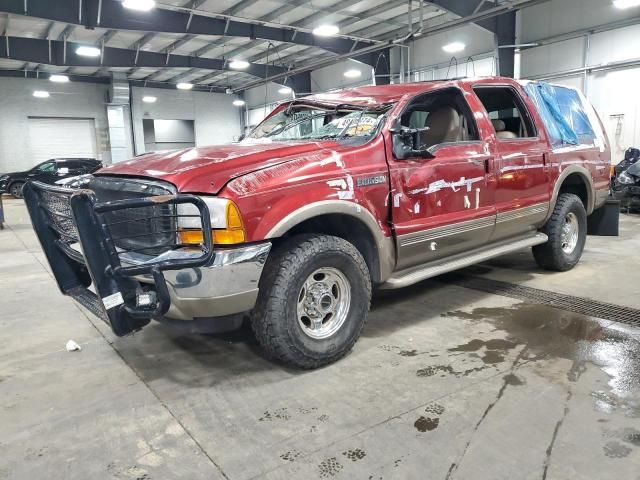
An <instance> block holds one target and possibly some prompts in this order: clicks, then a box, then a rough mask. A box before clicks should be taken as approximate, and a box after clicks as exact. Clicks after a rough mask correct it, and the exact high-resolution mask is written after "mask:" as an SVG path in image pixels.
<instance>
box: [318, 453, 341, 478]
mask: <svg viewBox="0 0 640 480" xmlns="http://www.w3.org/2000/svg"><path fill="white" fill-rule="evenodd" d="M343 468H344V467H343V466H342V464H341V463H340V462H338V459H337V458H336V457H331V458H325V459H324V460H322V462H320V464H319V465H318V470H319V471H320V478H328V477H335V476H336V475H337V474H338V473H340V470H342V469H343Z"/></svg>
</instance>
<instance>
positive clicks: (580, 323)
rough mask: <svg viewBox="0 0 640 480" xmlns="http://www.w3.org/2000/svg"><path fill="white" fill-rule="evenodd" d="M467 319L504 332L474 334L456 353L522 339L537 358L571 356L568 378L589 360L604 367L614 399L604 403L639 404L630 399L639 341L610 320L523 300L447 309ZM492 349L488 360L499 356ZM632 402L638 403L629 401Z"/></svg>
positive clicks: (637, 384) (637, 379)
mask: <svg viewBox="0 0 640 480" xmlns="http://www.w3.org/2000/svg"><path fill="white" fill-rule="evenodd" d="M443 315H444V316H447V317H455V318H460V319H463V320H469V321H476V320H482V321H488V322H490V323H491V324H492V326H493V327H494V329H495V330H494V331H496V332H502V333H503V335H505V338H504V339H492V340H487V341H483V340H479V339H474V340H472V341H470V342H468V343H466V344H464V345H459V346H458V347H454V348H453V349H450V351H451V352H452V353H455V352H466V353H478V352H479V351H489V350H494V351H496V352H499V351H505V350H509V349H511V348H513V346H514V344H515V345H520V344H523V345H525V346H526V348H527V349H528V350H529V352H530V354H531V358H533V359H535V360H541V359H553V358H563V359H567V360H570V361H571V362H572V367H571V369H570V370H569V371H568V372H567V379H568V380H569V381H571V382H576V381H577V380H578V379H579V378H580V376H581V375H582V374H583V373H584V371H585V369H586V365H587V364H593V365H595V366H597V367H599V368H600V369H602V370H603V371H604V372H605V373H606V374H607V375H609V377H610V382H609V386H610V387H611V392H609V393H608V395H612V397H613V401H609V402H600V403H601V404H606V403H609V404H613V405H616V404H618V403H621V399H626V400H625V401H624V402H622V403H626V404H627V406H629V407H630V408H629V410H637V409H638V405H637V403H635V402H629V394H632V395H633V396H635V398H638V393H639V392H640V341H638V339H635V338H633V337H632V336H630V335H628V334H626V333H624V332H621V331H619V330H616V329H613V328H606V325H607V322H604V321H599V320H597V319H595V318H591V317H587V316H584V315H580V314H577V313H573V312H567V311H564V310H559V309H556V308H552V307H549V306H546V305H536V304H531V303H519V304H515V305H513V306H511V307H491V308H475V309H473V310H471V311H461V310H458V311H453V312H448V313H446V314H443ZM499 356H500V355H499V354H492V355H491V356H489V357H488V358H485V359H484V360H485V361H488V362H492V361H494V360H499ZM630 403H634V405H629V404H630Z"/></svg>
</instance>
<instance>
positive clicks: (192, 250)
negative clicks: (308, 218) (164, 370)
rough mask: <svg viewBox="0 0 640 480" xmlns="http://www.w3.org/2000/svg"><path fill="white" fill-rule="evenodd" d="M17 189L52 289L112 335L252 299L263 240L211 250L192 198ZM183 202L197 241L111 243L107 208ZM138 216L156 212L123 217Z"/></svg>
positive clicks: (234, 307) (223, 311)
mask: <svg viewBox="0 0 640 480" xmlns="http://www.w3.org/2000/svg"><path fill="white" fill-rule="evenodd" d="M24 192H25V201H26V204H27V208H28V210H29V215H30V217H31V221H32V224H33V227H34V230H35V231H36V234H37V235H38V239H39V240H40V244H41V245H42V248H43V250H44V253H45V255H46V257H47V260H48V261H49V264H50V266H51V270H52V272H53V274H54V276H55V278H56V281H57V282H58V286H59V288H60V290H61V291H62V293H63V294H65V295H68V296H71V297H72V298H74V299H75V300H76V301H78V302H79V303H80V304H82V305H83V306H85V307H86V308H87V309H89V310H90V311H91V312H92V313H94V314H95V315H96V316H98V317H99V318H101V319H102V320H104V321H105V322H106V323H108V324H109V325H110V326H111V328H112V330H113V331H114V333H115V334H116V335H118V336H122V335H126V334H128V333H131V332H133V331H135V330H139V329H140V328H142V327H143V326H144V325H146V324H147V323H149V321H150V320H151V319H158V320H163V319H170V320H198V319H203V318H211V317H221V318H222V317H228V316H230V315H233V314H237V313H241V312H245V311H247V310H250V309H251V308H253V306H254V304H255V301H256V297H257V294H258V281H259V279H260V275H261V273H262V268H263V266H264V263H265V261H266V259H267V256H268V254H269V251H270V249H271V244H270V243H262V244H255V245H246V246H242V247H239V248H228V249H214V248H213V241H212V236H211V224H210V220H209V211H208V208H207V206H206V204H205V203H204V202H203V201H202V199H200V198H199V197H197V196H193V195H158V196H150V197H146V198H134V199H126V200H116V201H111V202H105V203H98V202H97V200H96V196H95V194H94V193H93V191H91V190H82V189H80V190H78V189H76V190H72V189H68V188H62V187H57V186H52V185H45V184H42V183H38V182H29V183H27V185H26V186H25V190H24ZM185 203H190V204H192V205H194V206H195V207H196V208H197V209H198V216H199V217H200V222H201V225H202V229H203V232H204V241H203V244H202V245H200V246H189V247H180V246H175V247H174V248H171V249H168V250H166V251H164V253H160V254H158V253H154V254H153V255H150V254H148V253H150V252H148V251H145V252H141V251H139V250H137V251H136V250H126V251H125V250H123V249H122V248H121V247H118V246H116V243H118V242H116V240H118V239H121V238H123V237H121V236H113V235H112V227H114V226H117V225H116V224H121V223H122V222H123V221H122V220H120V221H116V222H115V223H113V222H112V223H109V218H110V217H109V214H110V213H112V212H115V211H118V210H126V209H131V210H130V211H133V210H135V209H141V210H138V212H139V213H140V212H149V211H153V212H156V210H154V208H155V207H158V206H172V207H175V206H176V205H178V204H185ZM145 209H146V210H145ZM171 211H174V212H177V209H175V210H171ZM146 215H149V214H148V213H146ZM150 215H158V214H157V213H152V214H150ZM171 216H172V217H174V216H175V217H176V218H177V217H178V216H179V214H177V213H174V214H171ZM145 218H146V219H152V218H160V217H157V216H156V217H154V216H151V217H144V218H142V219H138V218H135V219H133V220H124V222H132V223H133V222H136V223H140V222H141V221H144V220H145ZM114 228H115V227H114ZM160 233H166V232H160ZM151 234H152V233H149V234H148V235H151ZM145 235H146V234H145ZM135 236H138V237H139V236H140V235H139V234H137V235H135Z"/></svg>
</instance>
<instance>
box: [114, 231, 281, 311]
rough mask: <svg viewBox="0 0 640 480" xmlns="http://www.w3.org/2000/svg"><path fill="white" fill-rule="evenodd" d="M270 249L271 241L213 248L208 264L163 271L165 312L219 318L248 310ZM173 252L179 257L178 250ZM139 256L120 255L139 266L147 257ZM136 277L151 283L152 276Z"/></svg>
mask: <svg viewBox="0 0 640 480" xmlns="http://www.w3.org/2000/svg"><path fill="white" fill-rule="evenodd" d="M270 250H271V243H269V242H267V243H261V244H257V245H249V246H242V247H237V248H225V249H214V256H213V260H212V261H211V262H210V264H208V265H205V266H202V267H199V268H190V269H184V270H172V271H168V272H166V273H165V274H164V278H165V280H166V282H167V287H168V290H169V296H170V298H171V305H170V307H169V310H168V311H167V313H166V314H165V315H164V316H165V317H167V318H169V319H173V320H195V319H200V318H211V317H221V316H226V315H233V314H236V313H242V312H246V311H248V310H251V309H252V308H253V307H254V306H255V303H256V299H257V297H258V282H259V280H260V275H261V274H262V269H263V267H264V264H265V262H266V260H267V256H268V255H269V251H270ZM174 255H177V256H179V255H180V252H175V253H174ZM143 257H146V255H145V256H140V255H127V254H123V255H121V261H122V262H123V264H127V265H140V264H141V263H144V262H145V261H148V259H145V258H143ZM135 278H136V280H138V281H140V282H141V283H144V284H148V285H151V284H153V283H154V280H153V277H152V275H148V274H147V275H138V276H136V277H135Z"/></svg>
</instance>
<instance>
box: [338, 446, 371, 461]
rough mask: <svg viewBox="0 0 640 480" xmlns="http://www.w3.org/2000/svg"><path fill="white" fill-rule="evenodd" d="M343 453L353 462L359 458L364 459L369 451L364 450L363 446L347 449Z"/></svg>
mask: <svg viewBox="0 0 640 480" xmlns="http://www.w3.org/2000/svg"><path fill="white" fill-rule="evenodd" d="M342 455H344V456H345V457H347V458H348V459H349V460H351V461H352V462H357V461H358V460H362V459H363V458H364V457H366V456H367V452H365V451H364V450H362V449H361V448H354V449H350V450H347V451H346V452H342Z"/></svg>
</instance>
